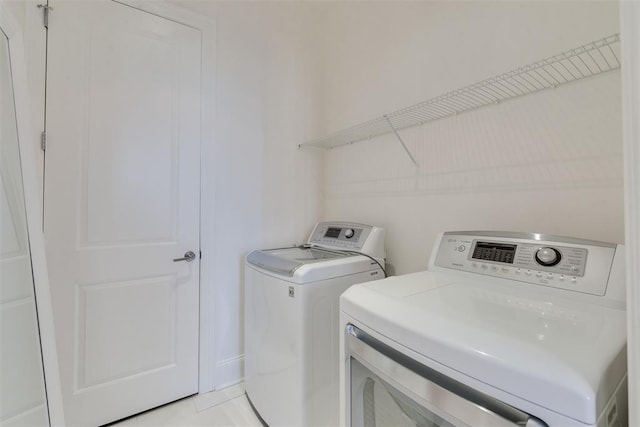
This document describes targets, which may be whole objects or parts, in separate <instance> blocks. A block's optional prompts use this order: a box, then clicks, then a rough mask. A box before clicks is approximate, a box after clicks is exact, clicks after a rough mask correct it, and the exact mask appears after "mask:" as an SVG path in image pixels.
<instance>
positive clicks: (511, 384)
mask: <svg viewBox="0 0 640 427" xmlns="http://www.w3.org/2000/svg"><path fill="white" fill-rule="evenodd" d="M505 282H506V281H505ZM553 291H554V290H550V291H543V292H540V291H536V292H534V291H530V290H528V289H525V288H524V287H522V286H518V285H517V284H513V283H509V285H508V286H507V284H506V283H503V284H500V283H499V279H494V280H493V281H483V280H466V279H462V278H460V277H456V275H453V274H441V273H434V272H423V273H417V274H410V275H406V276H396V277H392V278H389V279H386V280H381V281H375V282H369V283H366V284H360V285H356V286H353V287H351V288H350V289H349V290H347V291H346V292H345V293H344V294H343V296H342V297H341V304H340V306H341V310H342V311H344V312H345V313H347V314H348V315H350V316H351V317H353V318H354V319H356V320H357V321H358V322H361V323H362V324H364V325H366V326H368V327H369V328H371V329H373V330H375V331H377V332H378V333H380V334H382V335H385V336H387V337H389V338H391V339H393V340H394V341H396V342H397V343H399V344H401V345H403V346H405V347H408V348H410V349H412V350H413V351H416V352H418V353H420V354H423V355H425V356H426V357H428V358H430V359H432V360H435V361H437V362H439V363H441V364H443V365H445V366H448V367H450V368H452V369H454V370H456V371H458V372H460V373H462V374H464V375H465V376H467V377H471V378H473V379H474V380H477V381H481V382H482V383H485V384H487V385H489V386H491V387H493V388H497V389H499V390H502V391H503V392H506V393H509V394H510V395H513V396H515V397H517V398H519V399H523V400H526V401H529V402H531V403H534V404H535V405H537V406H541V407H544V408H546V409H548V410H551V411H554V412H556V413H559V414H563V415H565V416H567V417H570V418H573V419H575V420H579V421H581V422H583V423H586V424H594V423H596V421H597V419H598V417H599V415H600V413H601V412H602V410H603V409H604V407H605V405H606V403H607V400H608V399H609V397H610V396H611V395H612V394H613V392H614V391H615V389H616V387H617V386H618V384H619V383H620V381H621V380H622V379H623V378H624V376H625V374H626V333H625V329H626V313H625V311H624V310H619V309H613V308H607V307H603V306H599V305H596V304H590V303H579V302H575V301H571V300H569V299H566V298H565V299H563V298H562V297H561V296H560V294H559V293H558V292H553ZM533 415H535V414H533Z"/></svg>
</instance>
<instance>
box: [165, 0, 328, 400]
mask: <svg viewBox="0 0 640 427" xmlns="http://www.w3.org/2000/svg"><path fill="white" fill-rule="evenodd" d="M177 3H178V4H179V5H180V6H183V7H186V8H189V9H192V10H195V11H197V12H199V13H202V14H204V15H207V16H208V17H210V18H211V19H213V20H215V22H216V32H217V34H216V40H217V46H216V63H217V67H216V68H217V70H216V109H217V114H216V117H215V118H209V119H211V120H215V123H216V124H215V128H216V130H215V142H214V144H215V158H216V160H215V162H214V164H212V165H210V169H209V170H208V171H203V173H205V174H208V175H210V176H213V179H214V180H215V183H214V188H215V190H214V194H213V200H215V206H214V207H213V211H214V227H213V228H214V229H213V239H214V240H215V242H214V246H215V253H214V254H212V255H213V256H212V257H211V254H207V253H203V262H210V261H211V260H212V261H213V263H214V266H213V269H212V271H213V282H214V283H213V286H214V287H215V289H216V291H215V301H210V303H211V308H212V309H213V310H215V329H214V331H213V335H214V339H215V345H214V346H215V364H216V368H215V372H214V376H215V378H214V383H215V384H216V387H217V388H221V387H223V386H224V385H227V384H230V383H234V382H237V381H238V380H239V379H241V378H242V375H243V370H242V355H243V347H244V346H243V339H244V338H243V337H244V332H243V309H242V305H243V297H244V295H243V280H244V278H243V276H244V274H243V257H244V255H246V254H247V253H248V252H249V251H251V250H253V249H259V248H266V247H277V246H284V245H292V244H294V243H298V244H299V243H302V242H303V241H304V240H305V239H306V237H307V235H308V234H309V233H310V231H311V227H312V226H313V225H314V223H315V222H316V221H318V220H319V218H320V217H321V215H322V205H321V198H320V189H321V185H322V179H321V173H322V168H321V160H322V158H321V157H320V156H318V155H317V153H314V152H310V151H301V150H298V149H297V144H298V143H300V142H302V141H303V140H305V139H308V138H310V137H311V136H312V134H313V133H314V132H315V131H316V129H314V118H315V117H316V116H317V94H316V93H315V90H316V79H315V70H316V64H315V61H316V56H315V51H314V50H312V49H309V46H310V43H312V42H313V40H312V39H311V34H312V31H311V27H312V26H313V23H314V22H315V21H314V19H313V15H314V6H306V5H304V4H302V3H286V2H283V3H278V2H275V3H253V2H190V1H179V2H177ZM209 246H211V245H209ZM206 304H207V303H206V302H205V305H206Z"/></svg>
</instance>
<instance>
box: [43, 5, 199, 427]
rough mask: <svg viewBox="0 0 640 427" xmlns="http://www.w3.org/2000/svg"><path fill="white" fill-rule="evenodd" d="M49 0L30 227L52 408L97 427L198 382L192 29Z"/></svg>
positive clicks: (114, 8) (195, 51) (191, 389)
mask: <svg viewBox="0 0 640 427" xmlns="http://www.w3.org/2000/svg"><path fill="white" fill-rule="evenodd" d="M49 5H50V6H51V7H52V8H53V10H52V11H51V13H50V16H49V33H48V37H49V40H48V43H49V44H48V67H47V125H46V128H47V129H46V130H47V150H46V156H45V208H44V212H45V213H44V216H45V218H44V222H45V224H44V227H45V238H46V243H47V256H48V262H49V272H50V282H51V288H52V289H51V294H52V301H53V311H54V323H55V329H56V339H57V343H58V352H59V355H58V356H59V362H60V370H61V381H62V392H63V400H64V410H65V416H66V420H67V425H69V426H88V425H99V424H104V423H107V422H110V421H114V420H117V419H120V418H123V417H126V416H129V415H131V414H134V413H137V412H141V411H144V410H147V409H150V408H152V407H155V406H158V405H161V404H164V403H166V402H170V401H172V400H175V399H178V398H181V397H184V396H187V395H190V394H194V393H196V392H197V390H198V319H199V313H198V291H199V200H200V199H199V189H200V184H199V179H200V169H199V165H200V155H199V153H200V97H201V94H200V77H201V76H200V70H201V68H200V64H201V61H200V59H201V56H200V55H201V48H200V47H201V38H200V37H201V34H200V32H199V31H198V30H195V29H193V28H190V27H187V26H185V25H181V24H179V23H176V22H173V21H170V20H167V19H164V18H161V17H158V16H156V15H153V14H150V13H146V12H143V11H141V10H138V9H135V8H132V7H130V6H126V5H123V4H119V3H116V2H112V1H108V0H99V1H82V2H81V1H52V0H50V1H49ZM187 251H192V252H194V253H195V254H196V257H195V259H194V260H193V261H191V262H185V261H177V262H174V261H173V259H174V258H180V257H183V256H184V254H185V253H186V252H187Z"/></svg>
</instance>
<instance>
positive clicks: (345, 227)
mask: <svg viewBox="0 0 640 427" xmlns="http://www.w3.org/2000/svg"><path fill="white" fill-rule="evenodd" d="M372 228H373V227H371V226H369V225H364V224H356V223H350V222H321V223H319V224H318V225H316V228H315V229H314V230H313V232H312V233H311V237H309V241H308V243H309V244H311V245H322V246H331V247H335V248H336V249H347V250H353V251H358V250H360V249H362V247H363V246H364V244H365V242H366V240H367V238H368V237H369V233H370V232H371V229H372Z"/></svg>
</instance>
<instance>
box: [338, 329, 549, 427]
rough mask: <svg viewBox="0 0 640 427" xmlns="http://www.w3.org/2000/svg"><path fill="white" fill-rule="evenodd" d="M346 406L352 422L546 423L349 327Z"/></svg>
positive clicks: (501, 426)
mask: <svg viewBox="0 0 640 427" xmlns="http://www.w3.org/2000/svg"><path fill="white" fill-rule="evenodd" d="M347 348H348V355H349V358H348V362H347V363H348V366H347V369H346V371H347V373H348V374H347V378H346V379H347V381H349V383H348V384H347V386H348V387H347V388H348V390H350V391H349V396H348V399H349V401H348V402H347V405H346V407H347V408H348V412H347V416H348V417H350V422H351V426H352V427H365V426H366V427H387V426H388V427H467V426H468V427H472V426H492V427H513V426H526V427H546V426H547V424H545V423H544V422H542V421H541V420H539V419H537V418H535V417H533V416H531V415H529V414H527V413H525V412H522V411H520V410H518V409H516V408H513V407H511V406H509V405H507V404H505V403H503V402H500V401H498V400H496V399H494V398H492V397H491V396H488V395H486V394H483V393H481V392H479V391H477V390H474V389H472V388H470V387H468V386H467V385H465V384H462V383H460V382H457V381H455V380H453V379H451V378H449V377H447V376H445V375H444V374H442V373H440V372H438V371H435V370H434V369H432V368H429V367H427V366H424V365H422V364H420V363H418V362H417V361H415V360H413V359H411V358H409V357H408V356H407V355H405V354H403V353H401V352H399V351H398V350H396V349H394V348H392V347H390V346H388V345H386V344H385V343H382V342H380V341H378V340H377V339H375V338H373V337H372V336H371V335H369V334H367V333H365V332H363V331H361V330H360V329H358V328H356V327H355V326H353V325H349V326H348V327H347Z"/></svg>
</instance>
